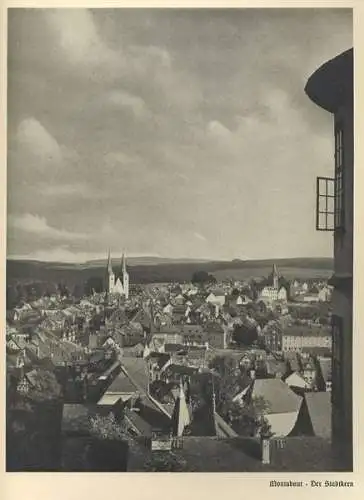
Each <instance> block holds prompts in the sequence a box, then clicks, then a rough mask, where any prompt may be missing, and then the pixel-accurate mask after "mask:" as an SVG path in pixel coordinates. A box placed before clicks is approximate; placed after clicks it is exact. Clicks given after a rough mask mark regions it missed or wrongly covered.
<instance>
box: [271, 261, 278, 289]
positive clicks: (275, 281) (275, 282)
mask: <svg viewBox="0 0 364 500" xmlns="http://www.w3.org/2000/svg"><path fill="white" fill-rule="evenodd" d="M272 279H273V288H274V289H275V290H278V288H279V274H278V269H277V266H276V265H275V264H273V272H272Z"/></svg>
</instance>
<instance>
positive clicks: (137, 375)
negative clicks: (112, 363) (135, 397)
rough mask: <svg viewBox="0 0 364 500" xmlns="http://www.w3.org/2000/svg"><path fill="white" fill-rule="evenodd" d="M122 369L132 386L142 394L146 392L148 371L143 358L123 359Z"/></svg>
mask: <svg viewBox="0 0 364 500" xmlns="http://www.w3.org/2000/svg"><path fill="white" fill-rule="evenodd" d="M121 364H122V368H123V369H124V370H125V372H126V373H127V375H128V377H129V378H130V380H132V382H133V384H134V385H136V386H137V387H138V389H141V390H142V391H144V392H147V391H148V369H147V364H146V361H145V360H144V359H143V358H123V359H122V361H121Z"/></svg>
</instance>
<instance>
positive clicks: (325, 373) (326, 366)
mask: <svg viewBox="0 0 364 500" xmlns="http://www.w3.org/2000/svg"><path fill="white" fill-rule="evenodd" d="M318 361H319V365H320V371H321V375H322V378H323V379H324V382H329V381H331V377H332V362H331V358H321V357H320V358H318Z"/></svg>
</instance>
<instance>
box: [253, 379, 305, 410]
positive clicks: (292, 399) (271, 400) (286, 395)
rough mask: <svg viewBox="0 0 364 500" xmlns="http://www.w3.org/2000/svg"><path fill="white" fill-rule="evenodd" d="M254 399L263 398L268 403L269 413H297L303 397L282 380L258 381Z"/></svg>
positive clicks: (254, 389) (255, 383)
mask: <svg viewBox="0 0 364 500" xmlns="http://www.w3.org/2000/svg"><path fill="white" fill-rule="evenodd" d="M253 384H254V385H253V391H252V397H253V398H254V397H262V398H263V399H264V400H265V401H266V402H267V403H268V406H269V408H268V413H269V414H272V413H291V412H297V411H298V410H299V409H300V406H301V403H302V397H300V396H297V395H296V394H295V393H294V392H293V391H292V390H291V389H290V388H289V387H288V385H287V384H285V383H284V382H283V381H282V380H281V379H278V378H272V379H256V380H255V381H254V383H253Z"/></svg>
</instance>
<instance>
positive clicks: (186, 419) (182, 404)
mask: <svg viewBox="0 0 364 500" xmlns="http://www.w3.org/2000/svg"><path fill="white" fill-rule="evenodd" d="M190 423H191V420H190V413H189V411H188V406H187V403H186V397H185V393H184V390H183V384H182V380H181V381H180V390H179V396H178V398H177V401H176V404H175V407H174V410H173V416H172V424H173V428H172V432H173V435H174V436H182V435H183V431H184V429H185V428H186V427H187V426H188V425H189V424H190Z"/></svg>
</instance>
